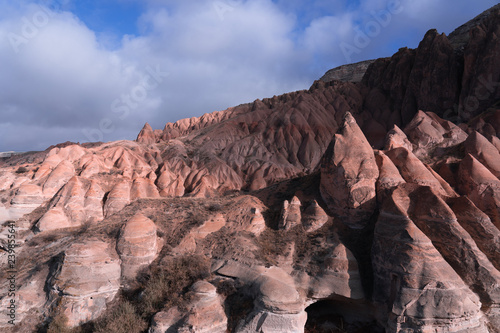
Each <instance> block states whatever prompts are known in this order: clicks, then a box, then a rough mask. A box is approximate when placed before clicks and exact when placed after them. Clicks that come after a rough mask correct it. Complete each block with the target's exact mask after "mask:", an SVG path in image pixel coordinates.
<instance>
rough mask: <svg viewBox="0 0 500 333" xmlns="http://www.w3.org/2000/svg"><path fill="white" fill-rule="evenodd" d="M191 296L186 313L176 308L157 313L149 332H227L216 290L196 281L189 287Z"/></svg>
mask: <svg viewBox="0 0 500 333" xmlns="http://www.w3.org/2000/svg"><path fill="white" fill-rule="evenodd" d="M191 295H192V298H191V301H190V304H189V305H188V306H187V311H186V312H187V313H183V312H181V311H180V310H179V309H178V308H177V307H174V308H171V309H168V310H166V311H162V312H159V313H157V314H156V315H155V317H154V318H153V324H152V326H151V328H150V330H149V332H150V333H163V332H168V331H172V330H175V331H176V332H193V333H195V332H196V333H198V332H200V333H225V332H227V317H226V314H225V312H224V307H223V306H222V300H221V298H220V297H219V295H217V290H216V288H215V287H214V286H213V285H212V284H210V283H209V282H206V281H198V282H196V283H195V284H194V285H193V286H192V287H191Z"/></svg>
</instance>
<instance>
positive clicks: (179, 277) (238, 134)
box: [0, 9, 500, 333]
mask: <svg viewBox="0 0 500 333" xmlns="http://www.w3.org/2000/svg"><path fill="white" fill-rule="evenodd" d="M475 22H479V23H478V24H479V25H477V24H476V23H474V24H469V25H468V27H470V28H469V30H470V38H469V39H468V41H467V44H466V45H465V46H464V48H463V50H461V51H460V52H459V51H457V48H456V46H455V45H454V43H455V42H454V41H453V40H452V41H451V42H450V39H449V38H448V37H446V36H444V35H440V34H438V33H437V32H436V31H434V30H431V31H429V32H428V33H427V34H426V36H425V37H424V39H423V41H422V42H421V43H420V45H419V47H418V49H416V50H410V49H401V50H400V51H399V52H398V53H396V54H395V55H394V56H392V57H391V58H387V59H379V60H376V61H375V62H373V63H371V64H370V65H369V67H368V69H367V71H366V74H365V75H364V77H363V80H362V81H361V82H357V83H353V82H341V81H336V80H333V81H328V82H325V81H322V80H320V81H317V82H315V83H314V84H313V86H312V87H311V88H310V89H309V90H304V91H298V92H293V93H289V94H285V95H282V96H277V97H273V98H269V99H264V100H257V101H255V102H253V103H250V104H245V105H240V106H237V107H234V108H230V109H228V110H225V111H219V112H214V113H211V114H206V115H204V116H202V117H200V118H191V119H184V120H180V121H178V122H176V123H169V124H166V126H165V128H164V129H163V130H153V128H151V126H150V125H149V124H146V125H145V126H144V128H143V129H142V131H141V132H140V133H139V135H138V137H137V140H136V141H117V142H110V143H96V144H86V145H78V144H72V143H66V144H62V145H59V146H56V147H51V148H50V149H48V150H47V151H45V152H39V153H27V154H21V155H16V156H12V157H9V158H3V159H2V160H1V163H2V164H1V165H0V222H1V225H2V226H1V227H0V245H1V246H0V249H1V252H0V255H1V258H2V262H1V265H2V268H3V269H2V273H1V274H2V275H1V280H0V281H2V282H1V283H0V305H1V308H2V309H3V310H2V311H5V309H7V308H8V306H9V305H10V304H12V300H14V303H15V304H16V307H15V311H14V312H15V316H14V317H15V325H14V326H12V325H11V324H8V323H7V321H2V322H0V327H1V330H2V331H6V332H8V331H12V332H31V331H36V330H38V329H39V328H40V327H45V328H48V329H49V330H51V331H61V332H63V331H64V329H66V328H65V327H66V326H71V327H77V326H78V327H79V328H78V329H81V330H82V331H97V332H115V331H128V332H143V331H145V330H147V329H148V328H149V331H150V332H226V330H229V331H231V332H304V331H306V332H327V331H339V332H340V331H347V332H359V331H370V332H384V331H386V332H423V331H425V332H463V333H465V332H500V310H499V309H500V288H499V286H500V208H499V207H500V179H499V177H500V140H499V138H498V137H499V135H500V109H498V104H496V103H498V100H499V96H498V85H495V82H498V81H500V77H499V75H500V63H499V62H498V59H500V58H499V57H498V56H497V55H498V52H499V51H498V50H499V49H498V48H499V47H500V42H499V41H498V39H497V37H496V36H498V31H497V30H498V27H499V26H500V24H499V23H500V13H499V12H498V10H496V9H493V10H491V11H490V12H489V13H488V15H484V16H482V18H481V20H479V21H475ZM365 65H366V64H363V65H359V66H358V65H355V66H354V68H360V71H361V70H362V68H363V66H365ZM355 71H356V70H355ZM338 72H339V71H337V74H335V75H338ZM340 73H341V74H342V70H340ZM342 75H343V74H342ZM349 75H351V74H349ZM484 75H487V76H486V78H487V79H488V78H490V76H489V75H491V79H492V80H497V81H492V83H491V84H490V85H485V87H486V90H481V89H480V87H482V86H481V84H483V85H484V84H485V83H484V82H485V81H484V80H483V77H484ZM325 80H326V79H325ZM349 81H352V79H349ZM487 82H488V81H486V83H487ZM478 87H479V88H478ZM487 92H488V93H487ZM473 97H476V99H477V100H478V103H476V104H474V105H475V108H474V109H472V108H470V107H469V108H467V107H468V106H470V105H469V104H467V103H469V102H470V101H471V98H473ZM450 110H451V111H450ZM461 110H462V111H461ZM464 110H466V111H467V112H469V111H470V112H469V114H468V116H467V117H468V118H466V117H465V115H466V113H465V111H464ZM464 119H471V120H470V121H468V122H467V123H465V122H464ZM450 120H451V121H450ZM12 240H14V242H13V241H12ZM9 254H10V255H11V256H12V255H13V254H15V259H16V261H15V262H12V261H9V258H12V257H9ZM7 268H10V269H13V270H14V271H15V274H14V275H15V276H14V279H15V280H16V281H15V285H16V293H15V295H9V293H8V292H7V291H8V290H9V288H10V287H9V286H10V281H9V279H8V278H10V276H9V275H7V274H9V273H8V272H9V270H8V269H7ZM9 311H10V310H9ZM37 327H38V328H37Z"/></svg>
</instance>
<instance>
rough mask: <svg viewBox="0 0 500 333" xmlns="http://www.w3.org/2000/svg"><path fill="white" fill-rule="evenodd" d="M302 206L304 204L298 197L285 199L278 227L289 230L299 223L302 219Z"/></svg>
mask: <svg viewBox="0 0 500 333" xmlns="http://www.w3.org/2000/svg"><path fill="white" fill-rule="evenodd" d="M301 206H302V204H301V203H300V200H299V198H297V197H293V198H292V199H291V200H290V202H288V201H287V200H285V201H284V202H283V207H282V209H281V216H280V220H279V224H278V228H279V229H282V230H289V229H291V228H293V227H294V226H296V225H299V224H300V223H301V219H302V213H301V211H300V207H301Z"/></svg>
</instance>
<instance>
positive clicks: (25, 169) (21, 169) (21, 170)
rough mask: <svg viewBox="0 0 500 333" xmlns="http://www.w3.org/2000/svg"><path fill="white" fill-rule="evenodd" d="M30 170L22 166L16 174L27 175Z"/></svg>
mask: <svg viewBox="0 0 500 333" xmlns="http://www.w3.org/2000/svg"><path fill="white" fill-rule="evenodd" d="M28 171H29V170H28V169H27V168H26V167H23V166H20V167H19V168H18V169H17V170H16V173H26V172H28Z"/></svg>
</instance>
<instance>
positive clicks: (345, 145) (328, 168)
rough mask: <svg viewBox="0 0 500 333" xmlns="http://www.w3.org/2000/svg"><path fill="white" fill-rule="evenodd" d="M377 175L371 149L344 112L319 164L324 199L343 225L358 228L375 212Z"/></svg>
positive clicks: (352, 119) (352, 118) (350, 116)
mask: <svg viewBox="0 0 500 333" xmlns="http://www.w3.org/2000/svg"><path fill="white" fill-rule="evenodd" d="M378 176H379V171H378V167H377V163H376V161H375V155H374V154H373V149H372V147H371V146H370V144H369V143H368V141H367V140H366V138H365V136H364V134H363V132H362V131H361V129H360V128H359V126H358V125H357V123H356V120H355V119H354V117H353V116H352V115H351V114H350V113H347V114H346V116H345V118H344V123H343V125H342V127H341V129H340V130H339V133H338V134H335V136H334V138H333V141H332V143H331V144H330V147H329V148H328V150H327V152H326V153H325V156H324V158H323V162H322V163H321V184H320V190H321V195H322V197H323V200H325V202H326V203H327V204H328V208H329V209H330V210H331V211H332V212H333V213H334V214H335V215H337V216H339V217H341V218H342V219H344V221H345V223H346V224H348V225H349V226H351V227H353V228H361V227H363V226H365V225H366V223H367V221H368V219H369V218H370V217H371V215H372V214H373V212H374V210H375V206H376V202H375V195H376V191H375V182H376V181H377V178H378Z"/></svg>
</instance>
